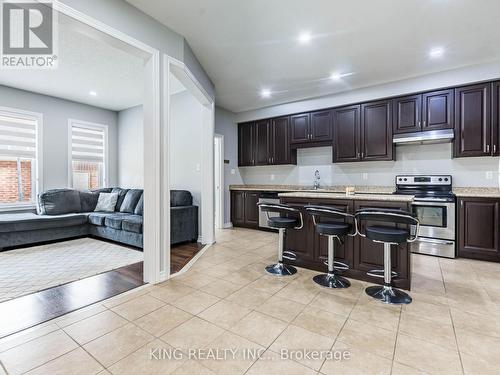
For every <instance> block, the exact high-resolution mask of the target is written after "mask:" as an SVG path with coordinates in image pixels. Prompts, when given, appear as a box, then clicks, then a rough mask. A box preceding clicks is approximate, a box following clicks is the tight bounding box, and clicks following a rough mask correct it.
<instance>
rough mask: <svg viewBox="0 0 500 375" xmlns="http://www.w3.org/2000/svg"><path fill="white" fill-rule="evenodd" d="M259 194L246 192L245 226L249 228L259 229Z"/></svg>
mask: <svg viewBox="0 0 500 375" xmlns="http://www.w3.org/2000/svg"><path fill="white" fill-rule="evenodd" d="M259 195H260V194H259V193H258V192H251V191H247V192H245V224H246V225H247V226H249V227H254V228H258V227H259V207H258V206H257V203H259Z"/></svg>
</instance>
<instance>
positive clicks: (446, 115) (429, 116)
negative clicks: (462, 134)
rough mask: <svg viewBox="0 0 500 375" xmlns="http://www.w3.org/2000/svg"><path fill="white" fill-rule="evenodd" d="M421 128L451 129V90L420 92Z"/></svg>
mask: <svg viewBox="0 0 500 375" xmlns="http://www.w3.org/2000/svg"><path fill="white" fill-rule="evenodd" d="M422 114H423V115H422V116H423V123H422V129H423V130H439V129H453V90H441V91H433V92H427V93H425V94H422Z"/></svg>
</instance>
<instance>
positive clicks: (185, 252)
mask: <svg viewBox="0 0 500 375" xmlns="http://www.w3.org/2000/svg"><path fill="white" fill-rule="evenodd" d="M203 246H204V245H203V244H201V243H199V242H198V243H185V244H180V245H173V246H172V247H171V250H170V273H171V274H172V273H176V272H179V271H180V270H181V269H182V267H184V266H185V265H186V264H188V263H189V261H190V260H191V259H193V257H194V256H195V255H196V254H197V253H198V251H200V250H201V249H203Z"/></svg>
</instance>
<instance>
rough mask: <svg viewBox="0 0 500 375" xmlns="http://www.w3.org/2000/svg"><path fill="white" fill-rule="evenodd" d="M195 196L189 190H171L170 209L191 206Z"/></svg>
mask: <svg viewBox="0 0 500 375" xmlns="http://www.w3.org/2000/svg"><path fill="white" fill-rule="evenodd" d="M192 204H193V196H192V195H191V193H190V192H189V191H187V190H170V207H178V206H191V205H192Z"/></svg>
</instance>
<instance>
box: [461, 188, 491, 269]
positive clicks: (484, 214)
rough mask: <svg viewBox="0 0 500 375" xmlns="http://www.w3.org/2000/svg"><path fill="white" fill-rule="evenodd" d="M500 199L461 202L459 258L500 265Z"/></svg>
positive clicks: (462, 199)
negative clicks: (499, 263) (486, 261)
mask: <svg viewBox="0 0 500 375" xmlns="http://www.w3.org/2000/svg"><path fill="white" fill-rule="evenodd" d="M499 210H500V199H495V198H459V200H458V211H459V215H458V228H459V236H458V256H459V257H462V258H471V259H480V260H488V261H493V262H500V244H499V231H500V222H499Z"/></svg>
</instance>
